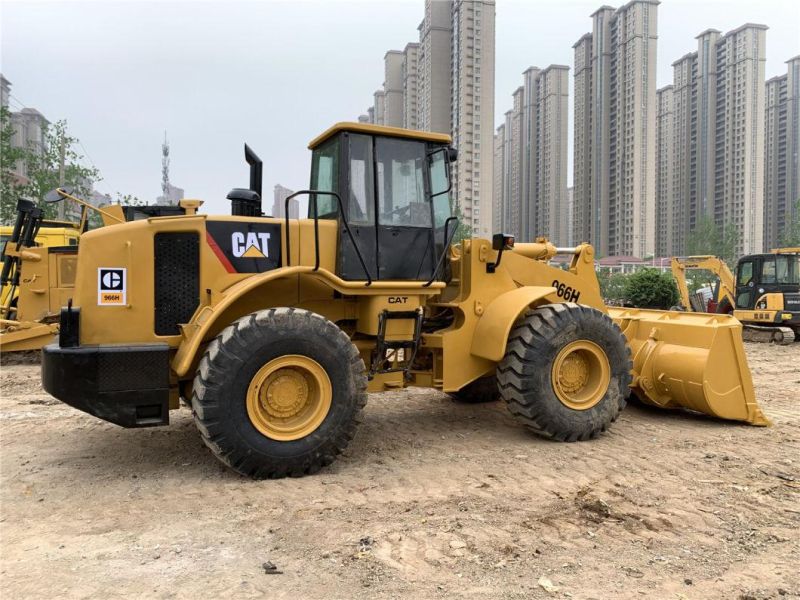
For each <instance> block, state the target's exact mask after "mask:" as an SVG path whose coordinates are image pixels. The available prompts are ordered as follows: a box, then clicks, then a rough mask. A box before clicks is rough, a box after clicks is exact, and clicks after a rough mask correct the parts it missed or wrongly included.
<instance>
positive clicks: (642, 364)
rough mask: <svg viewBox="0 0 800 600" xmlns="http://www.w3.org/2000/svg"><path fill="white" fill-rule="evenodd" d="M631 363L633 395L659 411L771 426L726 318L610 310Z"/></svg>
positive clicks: (738, 334)
mask: <svg viewBox="0 0 800 600" xmlns="http://www.w3.org/2000/svg"><path fill="white" fill-rule="evenodd" d="M608 311H609V316H611V318H612V319H613V320H614V322H615V323H616V324H617V325H619V327H620V329H622V332H623V334H624V335H625V337H626V338H627V340H628V345H629V346H630V349H631V355H632V357H633V370H634V374H633V383H632V384H631V387H632V388H633V391H634V393H636V395H637V396H638V397H639V398H640V399H641V400H642V401H644V402H647V403H648V404H652V405H654V406H658V407H661V408H686V409H689V410H694V411H697V412H701V413H704V414H707V415H711V416H713V417H717V418H720V419H728V420H733V421H744V422H746V423H750V424H751V425H759V426H765V425H769V424H770V422H769V419H767V417H766V416H765V415H764V412H763V411H762V410H761V408H760V407H759V406H758V403H757V402H756V397H755V391H754V389H753V380H752V377H751V376H750V368H749V367H748V365H747V358H746V356H745V352H744V344H743V342H742V325H741V323H739V321H737V320H736V319H734V318H733V317H731V316H728V315H711V314H704V313H685V312H677V311H660V310H645V309H635V308H634V309H627V308H612V307H609V308H608Z"/></svg>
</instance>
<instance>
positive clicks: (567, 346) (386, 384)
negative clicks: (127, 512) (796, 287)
mask: <svg viewBox="0 0 800 600" xmlns="http://www.w3.org/2000/svg"><path fill="white" fill-rule="evenodd" d="M309 147H310V149H311V151H312V156H311V186H310V187H311V189H310V190H305V191H301V192H297V193H295V194H293V195H292V196H290V197H289V198H287V199H286V208H288V206H289V203H290V202H291V201H296V197H297V196H299V195H307V196H309V218H307V219H290V218H289V217H288V216H287V217H286V218H285V219H279V218H271V217H265V216H263V213H262V211H261V196H260V194H261V161H260V160H259V159H258V157H257V156H256V155H255V154H254V153H253V152H252V151H251V150H250V149H249V148H248V147H247V146H245V157H246V159H247V162H248V163H249V164H250V169H251V170H250V188H249V189H234V190H232V191H231V192H230V194H229V195H228V198H229V199H230V200H231V202H232V211H231V212H232V214H231V215H229V216H228V215H224V216H220V215H217V216H211V215H203V214H186V215H185V216H173V217H156V218H149V219H147V220H140V221H136V222H129V223H126V224H124V225H115V226H113V227H105V228H101V229H98V230H95V231H91V232H88V233H86V234H85V235H84V236H83V237H82V239H81V245H80V249H79V253H78V264H77V274H76V279H75V288H74V290H73V293H72V303H71V304H70V305H69V306H67V307H65V308H62V310H61V315H60V328H61V330H60V336H59V341H58V344H51V345H48V346H46V347H45V348H44V350H43V358H42V382H43V385H44V388H45V389H46V390H47V391H48V392H49V393H50V394H52V395H53V396H55V397H56V398H59V399H60V400H62V401H64V402H66V403H68V404H70V405H72V406H74V407H76V408H78V409H80V410H83V411H85V412H87V413H89V414H92V415H95V416H97V417H99V418H101V419H104V420H106V421H109V422H112V423H116V424H118V425H121V426H123V427H147V426H155V425H166V424H168V423H169V411H170V410H171V409H176V408H178V407H179V399H180V398H183V399H184V400H185V402H187V403H189V404H191V406H192V411H193V414H194V418H195V422H196V424H197V427H198V429H199V430H200V434H201V437H202V439H203V440H204V442H205V443H206V445H207V446H208V447H209V448H210V449H211V451H212V452H213V453H214V454H215V455H216V456H217V457H218V458H219V459H220V460H222V461H223V462H224V463H225V464H227V465H229V466H230V467H231V468H233V469H235V470H236V471H238V472H239V473H242V474H245V475H248V476H251V477H256V478H263V477H283V476H287V475H303V474H307V473H313V472H315V471H317V470H318V469H320V468H322V467H323V466H325V465H328V464H330V463H331V462H333V461H334V460H335V458H336V456H337V455H339V453H340V452H341V451H342V450H343V449H344V448H345V447H346V446H347V444H348V442H349V441H350V439H351V438H352V436H353V434H354V432H355V428H356V425H357V422H358V417H359V413H360V412H361V409H362V408H363V407H364V405H365V403H366V399H367V392H381V391H385V390H396V389H399V388H403V387H405V386H418V387H426V388H432V389H437V390H441V391H444V392H447V393H449V394H451V395H452V396H454V397H455V398H456V399H459V400H463V401H480V400H493V399H496V398H497V397H498V396H499V397H501V398H502V399H503V400H504V401H505V402H506V403H507V405H508V407H509V410H510V411H511V413H512V414H513V415H514V416H515V417H516V418H517V419H518V420H519V421H520V422H521V423H523V424H524V425H525V426H526V427H528V428H529V429H530V430H532V431H534V432H536V433H537V434H539V435H542V436H545V437H548V438H552V439H555V440H561V441H577V440H587V439H591V438H593V437H595V436H597V435H599V434H600V433H601V432H603V431H605V430H606V429H607V428H608V427H609V426H610V425H611V424H612V423H613V422H614V421H615V420H616V418H617V416H618V415H619V413H620V411H621V410H622V409H623V408H624V407H625V404H626V400H627V398H628V396H629V394H630V393H631V392H633V393H634V394H635V395H636V396H638V397H639V398H640V399H642V400H643V401H644V402H648V403H650V404H653V405H655V406H660V407H665V408H673V407H684V408H688V409H691V410H695V411H699V412H703V413H706V414H709V415H712V416H715V417H719V418H723V419H734V420H738V421H743V422H747V423H751V424H754V425H766V424H768V421H767V419H766V418H765V417H764V415H763V414H762V412H761V410H760V409H759V407H758V404H757V402H756V399H755V395H754V392H753V384H752V381H751V378H750V372H749V369H748V367H747V362H746V358H745V354H744V348H743V344H742V338H741V331H742V328H741V324H740V323H739V322H738V321H737V320H736V319H734V318H732V317H730V316H726V315H699V314H687V313H682V312H666V311H651V310H637V309H609V308H607V307H606V306H605V305H604V304H603V301H602V298H601V296H600V287H599V284H598V280H597V276H596V273H595V268H594V251H593V249H592V247H591V246H590V245H588V244H581V245H579V246H577V247H575V248H556V247H555V246H553V245H552V244H551V243H549V242H548V241H547V240H546V239H545V238H539V239H537V240H535V241H533V242H531V243H516V242H515V240H514V238H513V237H512V236H508V235H505V234H502V233H498V234H495V235H494V236H493V238H492V240H485V239H480V238H476V239H469V240H464V241H461V242H460V243H456V244H453V243H452V242H453V238H454V236H455V233H456V231H457V230H458V219H457V218H456V217H455V216H453V214H452V207H453V206H454V204H455V202H454V200H453V198H452V197H451V194H450V191H451V185H452V184H451V176H450V164H451V162H452V161H454V160H456V157H457V153H456V151H455V149H453V148H451V147H450V138H449V136H445V135H442V134H436V133H428V132H422V131H410V130H405V129H398V128H393V127H382V126H374V125H366V124H360V123H340V124H338V125H335V126H334V127H332V128H330V129H329V130H327V131H326V132H324V133H323V134H322V135H320V136H319V137H317V138H316V139H314V140H313V141H312V142H311V143H310V146H309ZM286 214H287V215H289V214H290V211H289V210H286ZM557 252H558V253H569V254H570V255H571V256H572V258H571V263H570V265H569V268H568V269H567V270H561V269H559V268H556V267H552V266H550V265H549V264H548V261H549V259H550V258H552V257H553V256H554V255H555V254H556V253H557ZM398 401H402V400H398Z"/></svg>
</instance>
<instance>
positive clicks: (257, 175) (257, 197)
mask: <svg viewBox="0 0 800 600" xmlns="http://www.w3.org/2000/svg"><path fill="white" fill-rule="evenodd" d="M244 159H245V160H246V161H247V164H248V165H250V189H243V188H233V189H232V190H231V191H230V192H228V200H230V201H231V214H232V215H235V216H240V217H260V216H262V215H263V214H264V213H263V212H261V183H262V180H263V178H264V172H263V169H264V163H263V162H261V159H260V158H258V156H257V155H256V153H255V152H253V150H252V148H250V146H248V145H247V144H245V145H244Z"/></svg>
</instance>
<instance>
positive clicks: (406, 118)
mask: <svg viewBox="0 0 800 600" xmlns="http://www.w3.org/2000/svg"><path fill="white" fill-rule="evenodd" d="M418 72H419V44H416V43H413V42H410V43H408V44H406V47H405V50H403V65H402V82H403V127H405V128H406V129H419V123H418V120H417V111H418V109H417V107H418V105H419V87H418V86H419V83H418V79H419V76H418Z"/></svg>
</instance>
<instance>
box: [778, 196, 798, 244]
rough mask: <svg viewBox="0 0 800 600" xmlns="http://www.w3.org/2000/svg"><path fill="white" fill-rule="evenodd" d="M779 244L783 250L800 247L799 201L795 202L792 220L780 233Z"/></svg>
mask: <svg viewBox="0 0 800 600" xmlns="http://www.w3.org/2000/svg"><path fill="white" fill-rule="evenodd" d="M780 242H781V246H782V247H784V248H789V247H792V248H794V247H797V246H800V200H798V201H797V202H795V205H794V215H793V218H792V220H791V221H790V222H789V223H787V224H786V227H785V229H784V230H783V233H781V238H780Z"/></svg>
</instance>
